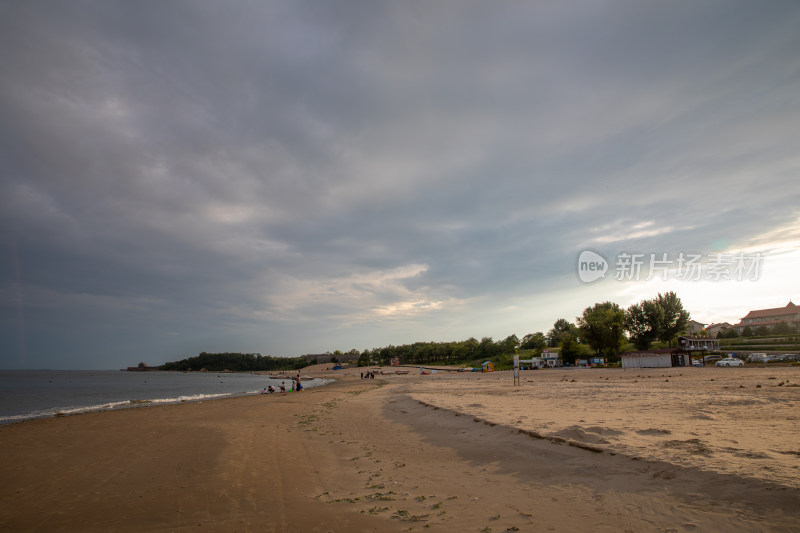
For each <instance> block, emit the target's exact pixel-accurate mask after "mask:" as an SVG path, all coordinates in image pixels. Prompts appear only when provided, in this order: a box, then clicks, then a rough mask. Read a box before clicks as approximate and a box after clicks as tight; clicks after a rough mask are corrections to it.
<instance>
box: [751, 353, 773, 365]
mask: <svg viewBox="0 0 800 533" xmlns="http://www.w3.org/2000/svg"><path fill="white" fill-rule="evenodd" d="M767 361H769V357H767V354H765V353H751V354H750V355H748V356H747V362H748V363H766V362H767Z"/></svg>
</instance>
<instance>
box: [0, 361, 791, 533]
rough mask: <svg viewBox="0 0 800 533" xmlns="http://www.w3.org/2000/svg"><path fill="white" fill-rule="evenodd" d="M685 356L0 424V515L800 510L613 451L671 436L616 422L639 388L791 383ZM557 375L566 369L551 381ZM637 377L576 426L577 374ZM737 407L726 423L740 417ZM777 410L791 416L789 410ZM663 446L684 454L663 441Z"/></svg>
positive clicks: (316, 526)
mask: <svg viewBox="0 0 800 533" xmlns="http://www.w3.org/2000/svg"><path fill="white" fill-rule="evenodd" d="M653 370H655V372H662V371H668V370H670V369H653ZM672 370H674V369H672ZM697 370H700V371H701V373H698V374H691V372H686V371H684V373H683V374H684V375H683V376H678V375H677V374H676V375H675V376H674V377H673V378H671V379H670V381H669V382H665V381H663V380H660V381H659V382H658V386H656V383H655V382H654V381H653V380H655V379H656V377H655V376H656V373H655V372H654V373H653V376H654V377H651V378H641V377H636V376H637V375H636V374H635V375H629V374H622V373H621V371H620V370H613V371H601V372H597V371H596V370H588V369H587V370H583V371H578V372H577V373H576V372H575V371H568V372H558V371H550V370H548V371H543V372H541V373H535V372H532V373H531V374H532V375H529V376H530V379H532V380H533V381H532V382H527V381H525V382H524V383H523V387H520V388H519V389H515V388H513V387H511V386H510V377H508V375H495V376H492V375H490V374H482V375H477V374H471V375H470V373H461V374H457V373H439V374H436V375H432V376H423V377H420V376H414V375H405V376H402V375H401V376H397V375H393V376H384V377H377V378H376V379H374V380H368V381H367V380H364V381H362V380H360V379H359V376H358V374H356V375H355V376H352V377H351V376H345V375H343V374H342V375H338V376H337V381H336V382H334V383H331V384H329V385H326V386H324V387H317V388H313V389H307V390H305V391H303V392H302V393H299V394H285V395H277V394H276V395H254V396H242V397H235V398H224V399H218V400H213V401H200V402H190V403H182V404H169V405H162V406H156V407H155V408H153V409H126V410H118V411H106V412H97V413H88V414H82V415H80V416H69V417H61V418H48V419H37V420H29V421H25V422H18V423H15V424H10V425H4V426H0V457H2V459H0V473H1V474H2V476H3V479H4V480H7V483H6V484H4V485H3V486H2V487H0V502H2V503H0V510H2V513H0V530H9V531H44V530H48V531H52V530H56V531H154V532H155V531H159V532H161V531H188V530H197V529H198V528H199V529H201V530H204V531H321V532H328V531H333V532H343V531H426V530H432V531H454V530H460V531H489V530H491V531H495V532H497V531H507V530H511V531H515V530H519V531H532V530H533V531H537V530H548V529H552V530H554V531H623V530H626V529H627V530H630V531H653V530H656V531H658V530H664V531H666V530H674V531H692V530H698V531H792V530H794V529H795V528H796V524H797V523H798V520H800V511H798V510H797V509H796V502H797V501H798V500H799V499H800V490H798V489H797V488H796V487H792V486H787V485H786V484H781V483H777V482H775V481H771V480H769V479H755V478H752V477H748V476H741V475H737V474H735V473H730V472H719V471H713V470H709V469H707V468H706V469H704V468H703V467H702V465H701V466H698V465H692V464H680V462H675V461H666V460H657V459H656V458H653V457H648V456H646V455H642V454H638V455H637V454H626V453H622V449H621V448H619V446H623V445H626V441H625V439H632V440H633V441H634V443H635V442H641V443H642V444H643V446H642V449H645V450H646V449H648V448H656V447H655V446H653V443H654V442H656V441H658V440H659V439H660V440H661V441H663V442H669V441H679V440H686V439H683V436H682V435H681V434H680V433H679V430H678V429H675V428H673V429H671V431H672V432H671V433H670V434H641V433H637V428H636V426H634V425H631V424H634V423H638V422H637V420H638V419H636V417H634V416H633V415H632V414H631V413H632V412H635V409H636V407H637V406H638V407H639V408H642V409H644V407H646V406H647V405H648V404H647V403H646V402H647V401H650V402H659V401H662V400H664V399H665V398H669V397H670V395H673V394H674V392H675V391H676V390H681V391H684V392H682V393H681V397H682V398H683V397H684V396H685V395H686V394H687V391H689V392H690V391H694V394H695V395H697V394H699V393H700V392H702V391H704V390H706V388H707V387H708V384H709V383H711V384H713V387H714V388H713V390H709V391H708V392H710V393H713V394H717V393H719V392H720V391H725V390H726V389H723V387H730V389H728V390H730V391H732V392H733V393H736V394H740V393H741V394H744V393H745V392H747V393H748V394H750V395H751V396H753V395H760V396H754V397H755V398H761V399H762V400H766V399H769V398H773V397H776V398H781V397H782V396H780V395H781V394H784V395H785V397H786V398H789V399H790V400H789V401H794V400H793V398H796V397H797V394H796V391H797V389H793V388H784V387H785V386H786V385H784V386H782V387H778V386H777V382H776V380H768V378H769V377H771V376H769V375H765V374H764V373H763V372H753V373H752V375H751V376H745V375H743V374H742V373H738V374H737V369H721V370H717V371H716V372H715V371H713V370H711V369H707V370H711V371H710V372H703V369H691V371H693V372H697ZM770 370H772V369H770ZM609 372H610V373H609ZM522 375H523V376H526V374H525V373H523V374H522ZM641 375H642V374H641V373H640V374H638V376H641ZM567 376H568V377H569V379H577V380H578V381H577V382H576V383H571V382H569V381H567V382H563V381H559V380H560V379H562V378H564V377H567ZM795 376H797V379H798V382H800V372H793V373H791V374H790V375H788V377H787V376H775V377H780V379H782V380H783V382H785V380H786V379H791V380H794V379H795ZM658 377H659V378H660V377H661V376H660V375H659V376H658ZM605 378H609V379H608V380H606V379H605ZM622 378H625V379H622ZM712 378H713V379H714V381H713V382H710V381H708V380H709V379H712ZM744 378H747V379H755V380H760V381H762V384H763V383H772V384H774V386H771V387H765V386H764V387H762V388H761V389H756V388H755V386H754V385H753V382H752V381H747V380H745V382H746V383H747V387H746V388H744V389H739V388H738V386H736V387H735V388H734V384H736V383H740V381H736V380H742V379H744ZM614 379H616V380H617V382H618V383H614V381H613V380H614ZM662 379H668V378H662ZM637 380H638V381H639V382H640V383H641V386H646V387H647V392H648V395H646V396H642V397H637V396H634V397H632V398H631V399H630V400H629V402H628V404H626V405H624V406H623V408H622V409H619V410H618V411H615V412H610V411H608V409H605V408H603V410H604V412H605V414H604V416H606V424H605V426H604V427H605V428H606V429H609V430H615V431H620V430H619V429H615V428H617V425H618V424H623V425H626V424H627V425H631V428H632V429H631V430H630V431H628V432H627V433H625V434H618V435H612V434H607V435H600V436H601V437H602V438H604V439H605V440H607V441H608V442H607V443H596V442H595V443H591V442H586V439H587V438H588V437H592V436H593V435H594V434H592V432H590V431H587V429H588V428H591V427H601V426H595V422H596V421H595V420H594V419H593V417H594V416H595V415H596V414H597V413H596V412H592V411H591V410H588V409H582V405H579V404H573V403H572V402H573V401H574V399H575V398H576V397H578V396H575V394H574V393H575V392H576V391H579V390H581V389H580V388H579V385H581V386H582V387H583V389H582V390H585V391H588V392H590V393H591V394H592V396H591V397H590V398H589V401H588V403H587V405H588V404H589V403H592V402H598V401H599V400H602V399H603V398H605V399H606V400H608V401H609V402H610V403H609V405H614V403H615V401H616V400H615V398H616V397H617V396H616V395H618V394H619V393H620V392H623V393H624V392H631V391H633V392H635V391H636V390H637V389H638V388H639V387H640V384H639V383H636V384H634V383H633V381H637ZM581 381H584V382H583V383H581ZM643 381H644V382H645V383H642V382H643ZM507 382H508V383H507ZM745 382H741V383H745ZM570 387H573V389H574V390H572V391H571V390H570ZM670 387H671V388H670ZM740 391H741V392H740ZM762 393H764V394H762ZM785 393H788V395H786V394H785ZM550 394H558V395H560V396H559V398H561V399H562V400H563V401H566V402H569V406H568V408H567V406H564V407H562V408H561V409H558V410H553V412H551V413H550V414H549V415H548V413H547V411H544V412H541V413H539V415H537V416H539V417H540V418H537V419H535V420H534V419H533V418H532V417H531V416H530V415H532V414H533V412H535V411H536V409H532V410H530V411H529V412H527V414H525V415H522V414H521V413H520V412H519V409H518V408H519V406H528V407H531V406H530V404H531V402H539V403H541V402H544V401H548V400H547V399H548V398H549V395H550ZM776 394H777V395H778V396H773V395H776ZM745 397H747V396H746V395H745V396H742V398H745ZM646 398H650V399H649V400H646ZM509 402H510V403H509ZM643 402H644V403H643ZM448 404H449V405H448ZM478 404H480V405H481V407H478V406H477V405H478ZM775 404H776V405H777V403H775ZM604 405H605V404H602V402H601V407H603V406H604ZM534 407H539V406H538V405H537V406H534ZM487 409H488V410H487ZM509 409H510V411H509ZM578 411H580V413H579V412H578ZM510 414H513V415H514V416H513V417H509V416H508V415H510ZM520 415H521V416H528V418H521V417H520ZM573 415H574V416H579V417H582V418H581V419H583V420H584V421H585V422H583V423H582V424H583V425H582V427H583V428H584V433H583V434H579V433H577V432H575V431H574V428H572V435H571V438H568V437H566V436H565V434H564V433H563V431H564V429H565V428H569V426H570V425H574V424H571V421H570V420H569V419H570V417H571V416H573ZM611 415H615V418H612V417H611ZM707 416H709V417H713V416H719V415H718V413H717V414H715V413H714V412H710V414H708V415H707ZM625 417H629V418H630V420H628V419H626V418H625ZM505 418H509V421H506V420H505ZM512 418H513V419H512ZM617 418H619V419H620V420H622V422H620V421H618V420H617ZM562 419H563V420H562ZM650 419H653V417H652V416H651V417H650ZM559 420H562V423H561V426H563V427H561V426H559V425H558V424H557V422H559ZM660 422H662V423H663V424H667V423H672V422H671V419H668V418H663V419H661V420H660ZM699 422H701V423H703V424H705V423H706V422H708V421H705V420H701V421H699ZM722 422H725V421H724V420H716V422H715V423H716V424H717V425H720V424H722ZM740 422H741V424H740V425H739V431H740V432H741V431H742V430H743V429H745V428H746V425H747V424H749V423H750V421H749V420H743V421H740ZM645 423H646V422H645ZM692 423H693V424H697V423H698V420H696V419H693V420H692ZM548 424H549V425H548ZM654 424H655V422H654ZM787 424H788V425H789V426H791V428H794V424H795V423H794V422H792V421H787ZM733 427H734V429H735V428H736V424H735V423H734V424H733ZM654 429H658V428H654ZM662 429H667V428H666V427H665V428H662ZM723 429H725V428H724V427H723V426H720V427H719V428H717V429H714V431H716V432H717V433H713V432H712V433H713V434H710V435H700V436H699V437H696V438H698V439H699V440H701V441H702V442H703V443H704V444H705V445H706V446H709V449H710V450H711V451H710V452H708V454H707V455H704V454H700V459H704V460H707V461H709V464H713V461H711V460H712V459H713V458H714V456H715V455H722V454H724V453H725V452H724V448H725V447H726V446H728V444H727V443H725V442H719V443H717V442H716V441H715V440H714V439H717V440H719V439H722V440H724V438H726V437H724V433H720V432H722V431H723ZM695 430H697V427H695ZM776 431H777V430H776ZM534 433H535V434H534ZM537 435H538V436H539V437H546V438H537ZM594 436H597V435H594ZM551 437H560V438H562V439H564V442H559V441H557V440H556V439H554V438H551ZM615 438H616V439H617V440H616V441H615V440H614V439H615ZM570 441H572V442H574V443H577V444H586V445H587V446H594V447H597V448H598V449H601V451H600V452H598V451H596V450H591V449H588V448H585V447H581V446H576V445H575V444H570ZM793 443H794V441H792V444H793ZM744 444H745V443H744V442H743V443H742V444H741V445H740V447H743V446H744ZM717 445H719V449H718V448H717V447H715V446H717ZM666 449H667V450H668V451H675V450H677V451H678V452H679V453H682V454H686V455H691V453H690V452H691V450H688V449H685V448H681V447H676V448H666ZM786 457H787V458H789V459H794V460H795V461H800V459H798V458H796V457H793V456H788V455H787V456H786ZM741 459H742V460H743V461H745V460H746V461H756V462H758V461H761V462H763V461H765V460H769V459H764V458H759V457H744V458H741ZM794 466H797V465H796V464H795V465H794ZM487 528H488V529H487ZM514 528H517V529H514Z"/></svg>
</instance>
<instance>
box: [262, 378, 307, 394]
mask: <svg viewBox="0 0 800 533" xmlns="http://www.w3.org/2000/svg"><path fill="white" fill-rule="evenodd" d="M301 390H303V383H302V382H301V380H300V376H299V375H298V376H297V377H296V378H295V379H294V380H292V382H291V384H290V385H289V392H295V391H297V392H299V391H301ZM280 391H281V394H285V393H286V382H285V381H281V386H280ZM273 392H275V387H273V386H272V385H269V386H267V387H264V390H262V391H261V394H272V393H273Z"/></svg>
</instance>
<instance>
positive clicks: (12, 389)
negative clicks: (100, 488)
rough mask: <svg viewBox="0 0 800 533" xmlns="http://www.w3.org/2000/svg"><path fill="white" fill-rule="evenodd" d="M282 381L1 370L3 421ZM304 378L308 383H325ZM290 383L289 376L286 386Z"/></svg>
mask: <svg viewBox="0 0 800 533" xmlns="http://www.w3.org/2000/svg"><path fill="white" fill-rule="evenodd" d="M280 383H281V380H274V379H270V378H268V377H267V376H259V375H255V374H239V373H234V374H223V373H214V372H190V373H182V372H158V371H151V372H124V371H122V372H121V371H118V370H98V371H90V370H10V371H9V370H3V371H0V424H7V423H9V422H16V421H18V420H25V419H29V418H41V417H48V416H57V415H62V414H63V415H66V414H75V413H82V412H89V411H102V410H109V409H124V408H129V407H140V406H145V405H156V404H161V403H176V402H183V401H196V400H205V399H211V398H222V397H226V396H242V395H246V394H258V393H259V392H260V391H262V390H263V389H264V388H265V387H266V386H267V385H270V384H271V385H273V386H274V387H275V388H276V389H277V388H278V386H279V385H280ZM324 383H325V382H324V381H323V380H320V379H314V380H303V386H304V387H314V386H319V385H323V384H324ZM289 384H290V381H289V380H288V379H287V381H286V385H287V388H288V386H289Z"/></svg>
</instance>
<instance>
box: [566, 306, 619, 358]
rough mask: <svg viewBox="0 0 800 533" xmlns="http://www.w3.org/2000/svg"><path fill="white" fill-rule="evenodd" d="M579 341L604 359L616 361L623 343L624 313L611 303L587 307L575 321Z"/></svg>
mask: <svg viewBox="0 0 800 533" xmlns="http://www.w3.org/2000/svg"><path fill="white" fill-rule="evenodd" d="M577 324H578V328H579V331H580V335H581V339H583V340H585V341H586V343H588V344H589V346H591V347H592V349H593V350H594V351H595V353H598V354H600V355H602V356H604V357H607V358H608V359H610V360H616V359H617V358H618V356H619V352H620V349H621V348H622V345H623V344H624V342H625V334H624V333H623V331H624V330H625V312H624V311H623V310H622V309H620V308H619V305H617V304H615V303H613V302H603V303H598V304H595V305H594V306H592V307H587V308H586V309H585V310H584V311H583V314H582V315H581V316H579V317H578V320H577Z"/></svg>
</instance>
